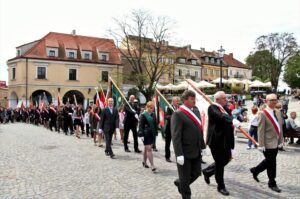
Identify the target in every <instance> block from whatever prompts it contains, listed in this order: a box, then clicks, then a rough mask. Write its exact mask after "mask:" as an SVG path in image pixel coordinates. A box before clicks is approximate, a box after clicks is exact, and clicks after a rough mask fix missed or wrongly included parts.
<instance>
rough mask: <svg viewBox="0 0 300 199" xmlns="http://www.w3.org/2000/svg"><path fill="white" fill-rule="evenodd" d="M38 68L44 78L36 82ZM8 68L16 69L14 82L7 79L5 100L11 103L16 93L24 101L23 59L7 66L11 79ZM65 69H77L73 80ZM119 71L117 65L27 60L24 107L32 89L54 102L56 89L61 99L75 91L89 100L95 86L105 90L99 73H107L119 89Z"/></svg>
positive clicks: (24, 70) (120, 84)
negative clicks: (48, 94) (43, 68)
mask: <svg viewBox="0 0 300 199" xmlns="http://www.w3.org/2000/svg"><path fill="white" fill-rule="evenodd" d="M38 66H43V67H46V71H47V72H46V73H47V74H46V79H37V76H36V71H37V67H38ZM12 67H16V79H15V80H11V78H9V87H8V88H9V89H8V98H9V100H10V101H11V102H12V101H13V100H15V99H14V98H13V96H14V95H13V93H16V94H17V98H18V100H24V101H25V102H26V99H25V98H26V60H25V59H20V60H18V61H16V62H11V63H8V68H9V70H8V71H9V77H11V72H12V70H11V68H12ZM69 68H75V69H77V78H76V79H77V80H69ZM122 70H123V67H122V66H118V65H103V64H89V63H72V62H58V61H43V60H33V59H29V60H28V94H27V104H29V98H30V96H31V94H32V93H33V92H34V91H36V90H45V91H47V92H49V93H50V94H51V95H52V99H53V101H55V100H56V99H57V95H58V90H60V97H61V99H62V98H63V96H64V95H65V93H66V92H68V91H70V90H76V91H79V92H81V93H82V94H83V95H84V98H85V99H89V100H93V98H94V96H95V94H96V90H95V87H96V86H98V85H99V82H101V85H102V87H103V89H106V87H107V82H104V81H101V80H102V79H101V76H102V71H108V74H109V76H111V77H112V78H113V79H114V81H115V82H116V83H117V84H118V85H119V86H122V75H121V74H122ZM12 104H15V103H12Z"/></svg>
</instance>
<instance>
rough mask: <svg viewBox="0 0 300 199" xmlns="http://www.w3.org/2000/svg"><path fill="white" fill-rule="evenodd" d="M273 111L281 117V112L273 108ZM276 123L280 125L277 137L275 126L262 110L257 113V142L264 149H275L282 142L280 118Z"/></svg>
mask: <svg viewBox="0 0 300 199" xmlns="http://www.w3.org/2000/svg"><path fill="white" fill-rule="evenodd" d="M275 113H276V117H277V118H281V114H280V112H279V111H278V110H275ZM278 123H279V127H280V136H279V139H278V135H277V133H276V130H275V127H274V126H273V124H272V122H271V120H270V119H269V118H268V117H267V116H266V114H265V113H264V112H263V111H261V112H260V113H259V114H258V129H257V132H258V143H259V145H260V146H261V147H266V149H276V148H277V147H278V145H279V144H280V143H282V142H283V130H282V120H280V119H279V121H278Z"/></svg>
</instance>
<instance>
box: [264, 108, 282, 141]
mask: <svg viewBox="0 0 300 199" xmlns="http://www.w3.org/2000/svg"><path fill="white" fill-rule="evenodd" d="M263 112H264V113H265V115H266V116H267V117H268V118H269V120H270V121H271V122H272V124H273V126H274V128H275V130H276V133H277V136H278V138H279V137H280V127H279V123H278V121H277V120H276V119H275V117H274V116H273V114H270V113H269V111H268V110H267V109H264V110H263ZM274 114H275V113H274Z"/></svg>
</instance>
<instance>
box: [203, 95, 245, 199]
mask: <svg viewBox="0 0 300 199" xmlns="http://www.w3.org/2000/svg"><path fill="white" fill-rule="evenodd" d="M214 100H215V103H214V104H212V105H210V106H209V107H208V134H207V145H208V146H209V147H210V150H211V153H212V156H213V158H214V160H215V162H214V163H213V164H211V165H209V166H208V167H207V168H205V169H203V175H204V180H205V182H206V183H207V184H209V183H210V179H209V177H211V176H212V175H215V179H216V182H217V184H218V187H217V189H218V192H220V193H221V194H222V195H225V196H228V195H229V192H228V191H227V189H226V187H225V184H224V167H225V166H226V165H227V164H228V162H229V161H230V160H231V158H232V154H231V150H232V149H234V134H233V130H234V128H233V127H239V126H240V122H239V121H238V120H237V119H233V118H232V116H231V115H230V111H229V109H228V108H227V107H226V104H227V100H226V94H225V93H224V92H223V91H218V92H217V93H216V94H215V95H214Z"/></svg>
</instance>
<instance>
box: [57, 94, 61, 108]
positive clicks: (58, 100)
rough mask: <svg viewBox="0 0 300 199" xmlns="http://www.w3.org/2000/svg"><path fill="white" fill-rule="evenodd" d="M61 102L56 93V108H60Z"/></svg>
mask: <svg viewBox="0 0 300 199" xmlns="http://www.w3.org/2000/svg"><path fill="white" fill-rule="evenodd" d="M60 104H61V101H60V95H59V93H57V107H60Z"/></svg>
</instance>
